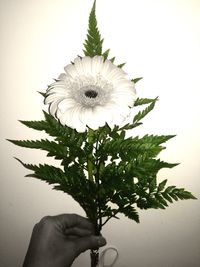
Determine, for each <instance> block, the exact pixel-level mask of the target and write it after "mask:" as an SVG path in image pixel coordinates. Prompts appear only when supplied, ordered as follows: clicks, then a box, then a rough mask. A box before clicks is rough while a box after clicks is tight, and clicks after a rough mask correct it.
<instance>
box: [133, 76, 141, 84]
mask: <svg viewBox="0 0 200 267" xmlns="http://www.w3.org/2000/svg"><path fill="white" fill-rule="evenodd" d="M142 79H143V77H139V78H135V79H132V80H131V81H132V82H134V83H137V82H139V81H140V80H142Z"/></svg>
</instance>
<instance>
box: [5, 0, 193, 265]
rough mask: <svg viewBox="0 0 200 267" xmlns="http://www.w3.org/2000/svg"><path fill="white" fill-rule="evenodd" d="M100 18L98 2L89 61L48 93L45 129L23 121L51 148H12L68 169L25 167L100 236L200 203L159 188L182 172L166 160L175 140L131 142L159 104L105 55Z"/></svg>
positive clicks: (32, 144)
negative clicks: (171, 207)
mask: <svg viewBox="0 0 200 267" xmlns="http://www.w3.org/2000/svg"><path fill="white" fill-rule="evenodd" d="M95 10H96V1H94V4H93V7H92V10H91V13H90V16H89V28H88V34H87V38H86V40H85V43H84V50H83V52H84V55H81V56H78V57H77V58H75V59H74V60H73V62H71V63H70V64H69V65H67V66H66V67H65V68H64V70H65V72H64V73H62V74H60V76H59V77H58V78H57V79H56V80H55V82H54V83H52V84H51V85H50V86H48V88H47V90H46V92H44V93H41V94H42V96H43V97H44V102H45V104H47V105H48V106H49V112H45V111H44V119H43V120H41V121H21V123H23V124H24V125H26V126H28V127H30V128H33V129H35V130H39V131H45V132H46V133H47V134H48V135H49V136H50V137H51V140H48V139H42V140H35V141H33V140H9V141H11V142H12V143H14V144H16V145H18V146H22V147H27V148H34V149H42V150H45V151H47V156H48V157H54V158H55V160H59V161H60V168H58V167H54V166H50V165H47V164H39V165H38V166H37V165H32V164H26V163H24V162H22V161H21V160H19V159H18V160H19V161H20V162H21V163H22V165H23V166H24V167H25V168H27V169H29V170H31V171H32V173H31V174H28V175H27V177H35V178H38V179H41V180H43V181H46V182H47V183H49V184H52V185H53V188H54V189H56V190H61V191H63V192H65V193H67V194H69V195H70V196H71V197H72V198H73V199H74V200H75V201H77V202H78V203H79V204H80V206H81V207H82V208H83V210H84V211H85V213H86V216H87V217H88V218H89V219H90V221H91V222H93V224H94V226H95V232H96V235H100V234H101V230H102V227H103V226H104V225H105V224H106V223H108V221H110V219H112V218H118V214H119V213H122V214H124V215H125V216H127V217H128V218H129V219H131V220H134V221H135V222H137V223H139V214H138V210H139V209H150V208H154V209H165V208H166V207H167V206H168V204H169V203H172V202H173V201H177V200H178V199H195V197H194V196H193V195H192V194H191V193H190V192H188V191H186V190H185V189H183V188H177V187H175V186H173V185H172V186H171V185H170V186H167V185H166V184H167V180H163V181H161V182H158V181H157V180H158V179H157V174H158V172H159V171H160V170H161V169H162V168H172V167H175V166H176V165H177V164H174V163H168V162H164V161H162V160H161V159H159V158H158V155H159V153H160V152H161V151H162V150H163V149H165V147H164V146H163V144H164V143H165V142H166V141H168V140H169V139H171V138H173V137H174V135H161V136H159V135H148V134H146V135H144V136H143V137H139V136H131V137H127V133H128V132H129V131H130V130H132V132H131V133H134V128H136V127H139V126H141V125H142V120H143V118H144V117H145V116H147V115H148V114H149V112H150V111H152V110H153V108H154V106H155V104H156V102H157V100H158V98H157V97H156V98H150V99H149V98H139V97H137V94H136V90H135V85H136V83H137V82H138V81H139V80H140V79H141V78H135V79H132V80H130V79H127V77H126V73H125V71H124V70H123V67H124V65H125V64H120V65H116V64H115V58H114V57H113V58H110V57H109V52H110V50H109V49H108V50H106V51H103V50H102V45H103V39H102V37H101V35H100V32H99V30H98V26H97V20H96V14H95ZM133 110H134V113H135V115H134V116H133V117H131V114H132V113H131V111H133ZM127 119H129V122H127ZM52 137H53V140H52ZM97 264H98V250H97V251H94V250H92V251H91V266H92V267H95V266H97Z"/></svg>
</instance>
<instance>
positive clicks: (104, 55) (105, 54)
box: [102, 49, 110, 60]
mask: <svg viewBox="0 0 200 267" xmlns="http://www.w3.org/2000/svg"><path fill="white" fill-rule="evenodd" d="M109 52H110V49H107V50H106V51H105V52H104V53H103V54H102V56H103V57H104V60H106V59H107V58H108V55H109Z"/></svg>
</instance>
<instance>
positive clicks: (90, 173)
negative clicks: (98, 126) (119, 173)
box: [87, 129, 94, 181]
mask: <svg viewBox="0 0 200 267" xmlns="http://www.w3.org/2000/svg"><path fill="white" fill-rule="evenodd" d="M93 133H94V131H93V130H92V129H89V130H88V143H89V144H91V145H92V144H93ZM92 158H93V154H92V151H91V152H90V153H89V155H88V162H87V169H88V177H89V180H90V181H93V163H92Z"/></svg>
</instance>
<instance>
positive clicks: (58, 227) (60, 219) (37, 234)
mask: <svg viewBox="0 0 200 267" xmlns="http://www.w3.org/2000/svg"><path fill="white" fill-rule="evenodd" d="M105 244H106V240H105V239H104V238H103V237H102V236H95V235H94V227H93V225H92V223H91V222H90V221H89V220H88V219H86V218H84V217H82V216H79V215H76V214H61V215H58V216H47V217H44V218H43V219H42V220H41V221H40V222H39V223H37V224H36V225H35V226H34V228H33V232H32V236H31V240H30V244H29V248H28V251H27V254H26V257H25V260H24V264H23V267H44V266H45V267H70V266H71V265H72V263H73V261H74V259H75V258H76V257H78V256H79V254H81V253H82V252H84V251H86V250H88V249H98V248H99V247H101V246H104V245H105Z"/></svg>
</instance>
